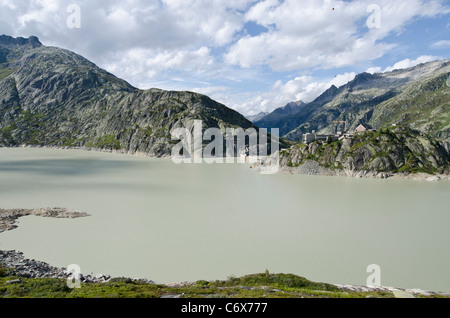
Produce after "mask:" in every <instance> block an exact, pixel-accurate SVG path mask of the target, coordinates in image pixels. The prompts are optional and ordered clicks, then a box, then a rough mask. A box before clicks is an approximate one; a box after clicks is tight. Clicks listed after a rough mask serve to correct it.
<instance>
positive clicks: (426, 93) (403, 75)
mask: <svg viewBox="0 0 450 318" xmlns="http://www.w3.org/2000/svg"><path fill="white" fill-rule="evenodd" d="M449 77H450V60H442V61H435V62H430V63H424V64H420V65H417V66H415V67H411V68H408V69H402V70H394V71H392V72H385V73H376V74H369V73H362V74H359V75H357V76H356V77H355V79H353V80H352V81H350V82H348V83H347V84H345V85H343V86H341V87H339V88H338V87H336V86H331V87H330V88H329V89H328V90H326V91H325V92H324V93H323V94H321V95H320V96H319V97H317V98H316V99H315V100H313V101H312V102H310V103H307V104H305V105H303V106H302V107H301V108H300V110H299V111H298V112H296V113H295V114H284V115H272V114H271V115H267V116H265V117H264V118H262V119H260V120H259V121H255V122H254V123H255V124H256V125H257V126H262V127H267V128H272V127H274V128H275V127H276V128H280V135H281V136H283V137H284V138H286V139H289V140H293V141H300V140H301V138H302V135H303V134H304V133H309V132H311V131H313V130H314V131H316V132H318V133H324V134H332V133H336V131H343V130H344V128H345V127H344V126H345V125H344V123H342V122H345V121H347V125H348V129H349V130H354V129H355V128H356V127H357V126H358V125H360V124H369V125H371V126H372V127H374V128H376V129H380V128H384V127H389V126H391V125H393V124H399V125H407V126H409V127H410V128H412V129H416V130H418V131H420V132H423V133H427V134H429V135H431V136H433V137H435V138H440V139H443V140H448V139H449V138H450V85H449ZM339 122H341V123H339Z"/></svg>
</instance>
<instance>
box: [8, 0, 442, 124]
mask: <svg viewBox="0 0 450 318" xmlns="http://www.w3.org/2000/svg"><path fill="white" fill-rule="evenodd" d="M74 5H75V7H76V8H78V9H77V10H75V11H74V10H73V8H74ZM0 17H1V19H0V34H8V35H12V36H24V37H28V36H30V35H36V36H38V37H39V38H40V40H41V42H43V43H44V44H45V45H52V46H58V47H62V48H66V49H69V50H72V51H74V52H76V53H79V54H81V55H83V56H85V57H86V58H88V59H90V60H91V61H93V62H94V63H96V64H97V65H98V66H100V67H102V68H105V69H106V70H108V71H110V72H112V73H113V74H115V75H117V76H118V77H121V78H123V79H125V80H127V81H128V82H130V83H131V84H132V85H134V86H136V87H139V88H142V89H147V88H151V87H158V88H162V89H169V90H189V91H197V92H200V93H204V94H207V95H209V96H211V97H212V98H214V99H216V100H218V101H219V102H222V103H224V104H225V105H227V106H228V107H231V108H233V109H236V110H238V111H239V112H241V113H243V114H245V115H250V114H256V113H259V112H260V111H266V112H268V111H271V110H273V109H275V108H277V107H280V106H283V105H285V104H286V103H288V102H290V101H294V100H295V101H296V100H303V101H305V102H308V101H311V100H313V99H314V98H315V97H317V96H318V95H319V94H320V93H322V92H323V91H325V90H326V89H327V88H329V87H330V86H331V85H336V86H340V85H343V84H345V83H347V82H348V81H350V80H352V79H353V78H354V76H355V75H356V74H358V73H361V72H365V71H369V72H383V71H389V70H392V69H394V68H405V67H410V66H414V65H416V64H418V63H423V62H428V61H432V60H437V59H447V58H449V54H448V52H449V51H450V3H449V1H439V0H429V1H424V0H395V1H392V0H367V1H366V0H360V1H337V0H323V1H322V0H284V1H282V0H260V1H257V0H226V1H225V0H120V1H119V0H97V1H90V0H73V1H72V0H31V1H25V0H0ZM68 19H70V21H72V22H73V21H75V22H78V23H75V24H73V23H72V24H71V23H68Z"/></svg>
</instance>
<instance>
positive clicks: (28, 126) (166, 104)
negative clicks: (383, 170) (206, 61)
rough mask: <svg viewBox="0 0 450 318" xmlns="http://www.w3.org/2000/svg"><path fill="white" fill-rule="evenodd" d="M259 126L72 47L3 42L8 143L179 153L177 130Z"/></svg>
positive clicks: (1, 116) (0, 110)
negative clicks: (105, 65)
mask: <svg viewBox="0 0 450 318" xmlns="http://www.w3.org/2000/svg"><path fill="white" fill-rule="evenodd" d="M195 120H202V121H203V126H204V127H203V128H209V127H217V128H220V129H221V130H222V131H223V132H224V130H225V129H226V128H227V127H242V128H244V129H247V128H250V127H256V126H254V125H253V124H252V123H251V122H250V121H248V120H247V119H246V118H244V116H242V115H241V114H239V113H238V112H236V111H234V110H232V109H230V108H228V107H226V106H224V105H222V104H220V103H218V102H216V101H214V100H212V99H210V98H209V97H207V96H205V95H201V94H197V93H193V92H174V91H163V90H160V89H150V90H145V91H144V90H140V89H137V88H135V87H133V86H132V85H130V84H129V83H127V82H126V81H124V80H122V79H119V78H117V77H116V76H114V75H112V74H110V73H108V72H106V71H105V70H102V69H101V68H99V67H97V66H96V65H95V64H94V63H92V62H90V61H88V60H87V59H85V58H84V57H82V56H80V55H78V54H75V53H73V52H70V51H68V50H64V49H60V48H55V47H47V46H44V45H42V44H41V43H40V42H39V39H38V38H36V37H30V38H28V39H24V38H13V37H9V36H5V35H3V36H1V37H0V146H18V145H36V146H54V147H86V148H95V149H105V150H117V151H123V152H127V153H132V154H133V153H145V154H147V155H152V156H168V155H170V154H171V149H172V147H173V141H172V140H171V135H170V132H171V131H172V130H173V129H175V128H188V129H192V127H193V123H194V121H195Z"/></svg>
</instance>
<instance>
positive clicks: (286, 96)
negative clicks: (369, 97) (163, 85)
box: [211, 72, 357, 115]
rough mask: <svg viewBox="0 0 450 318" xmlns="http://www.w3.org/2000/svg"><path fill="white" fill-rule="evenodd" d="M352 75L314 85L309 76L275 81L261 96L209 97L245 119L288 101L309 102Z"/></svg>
mask: <svg viewBox="0 0 450 318" xmlns="http://www.w3.org/2000/svg"><path fill="white" fill-rule="evenodd" d="M356 75H357V74H356V73H354V72H350V73H345V74H340V75H336V76H335V77H334V78H332V79H326V80H323V81H317V80H315V79H314V77H312V76H298V77H296V78H294V79H293V80H289V81H287V82H282V81H281V80H279V81H276V82H275V83H274V84H273V85H272V87H271V88H270V90H268V91H264V92H253V93H240V94H228V93H227V91H226V90H223V91H220V90H219V91H211V97H213V98H214V99H216V100H218V101H220V102H222V103H224V104H225V105H227V106H230V107H232V108H233V109H236V110H237V111H239V112H241V113H243V114H245V115H252V114H258V113H260V112H262V111H263V112H271V111H273V110H274V109H275V108H278V107H281V106H284V105H286V104H287V103H289V102H292V101H298V100H302V101H304V102H310V101H312V100H314V99H315V98H317V97H318V96H319V95H320V94H322V93H323V92H324V91H326V90H327V89H328V88H330V87H331V86H332V85H335V86H337V87H340V86H342V85H345V84H347V83H348V82H349V81H352V80H353V79H354V78H355V76H356Z"/></svg>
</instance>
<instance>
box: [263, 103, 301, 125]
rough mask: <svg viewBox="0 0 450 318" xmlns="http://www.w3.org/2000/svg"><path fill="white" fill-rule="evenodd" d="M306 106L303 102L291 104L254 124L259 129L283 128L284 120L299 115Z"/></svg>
mask: <svg viewBox="0 0 450 318" xmlns="http://www.w3.org/2000/svg"><path fill="white" fill-rule="evenodd" d="M305 105H306V104H305V103H304V102H303V101H301V100H300V101H296V102H290V103H288V104H286V105H285V106H283V107H279V108H277V109H275V110H274V111H273V112H271V113H269V114H266V115H265V116H264V117H262V118H260V119H258V120H255V121H254V123H255V124H256V125H257V126H259V127H264V128H266V127H270V128H281V125H282V121H283V119H284V118H287V117H289V116H292V115H294V114H296V113H298V112H299V111H300V110H301V109H302V108H303V107H304V106H305Z"/></svg>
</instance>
